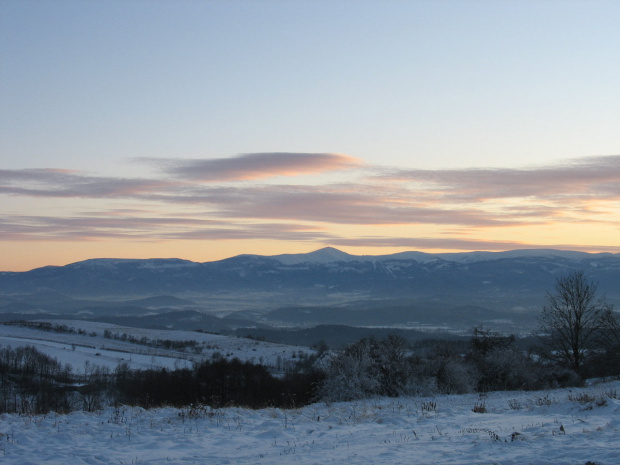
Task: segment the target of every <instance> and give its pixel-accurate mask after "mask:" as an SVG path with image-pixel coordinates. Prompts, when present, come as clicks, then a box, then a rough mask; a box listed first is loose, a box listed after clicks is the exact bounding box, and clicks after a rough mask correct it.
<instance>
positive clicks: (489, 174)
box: [381, 155, 620, 201]
mask: <svg viewBox="0 0 620 465" xmlns="http://www.w3.org/2000/svg"><path fill="white" fill-rule="evenodd" d="M381 177H382V178H383V179H385V180H390V181H400V182H410V183H416V184H421V185H423V187H421V189H422V190H433V189H434V190H436V192H437V193H438V194H440V195H441V196H442V197H443V198H445V197H450V198H454V199H460V200H463V201H465V200H466V201H480V200H494V199H505V198H538V199H542V200H544V199H562V200H564V201H567V200H568V201H570V200H571V199H576V200H588V199H615V200H617V199H619V198H620V155H615V156H607V157H590V158H584V159H578V160H568V161H567V162H565V163H563V164H557V165H554V166H543V167H532V168H523V169H507V168H504V169H458V170H400V169H394V170H392V171H391V172H389V173H388V174H386V175H382V176H381Z"/></svg>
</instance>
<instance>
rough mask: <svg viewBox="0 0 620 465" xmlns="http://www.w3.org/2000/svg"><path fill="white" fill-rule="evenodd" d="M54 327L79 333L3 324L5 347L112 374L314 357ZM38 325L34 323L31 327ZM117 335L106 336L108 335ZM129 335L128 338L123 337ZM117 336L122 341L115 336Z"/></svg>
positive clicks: (236, 343) (72, 324) (243, 342)
mask: <svg viewBox="0 0 620 465" xmlns="http://www.w3.org/2000/svg"><path fill="white" fill-rule="evenodd" d="M45 322H46V323H49V324H51V325H52V326H55V327H57V326H64V327H66V328H67V329H70V330H73V331H75V332H71V333H67V332H54V331H41V330H38V329H35V328H30V327H22V326H13V325H10V326H9V325H0V346H4V347H7V346H11V347H13V348H15V347H19V346H33V347H35V348H36V349H37V350H39V351H40V352H43V353H46V354H48V355H50V356H52V357H54V358H56V359H57V360H58V361H59V362H61V363H62V364H63V365H65V364H67V363H68V364H70V365H71V366H72V367H73V369H74V372H79V371H80V370H81V369H82V368H83V367H84V366H85V363H86V362H88V364H90V365H91V366H92V365H99V366H105V367H108V368H110V369H112V370H114V368H116V367H117V366H118V364H119V363H127V364H128V365H129V367H130V368H132V369H145V368H168V369H173V368H185V367H191V366H192V363H193V362H200V361H203V360H208V359H210V358H211V357H212V356H213V355H214V354H216V353H217V354H219V355H221V356H222V357H225V358H228V359H231V358H233V357H236V358H238V359H240V360H241V361H250V362H253V363H261V364H263V365H266V366H268V367H276V368H277V367H279V366H281V365H282V364H285V363H286V362H288V361H294V359H296V358H297V357H298V356H299V355H300V353H303V354H307V355H310V354H312V353H314V351H313V350H312V349H309V348H307V347H297V346H288V345H283V344H273V343H269V342H262V341H254V340H251V339H245V338H238V337H230V336H221V335H217V334H208V333H200V332H196V331H167V330H154V329H144V328H131V327H124V326H117V325H113V324H108V323H99V322H89V321H77V320H46V321H45ZM33 323H36V322H31V324H33ZM105 333H107V334H109V335H112V336H115V337H114V338H110V337H104V334H105ZM123 335H127V337H123ZM116 336H117V337H116ZM132 338H133V340H138V341H139V340H143V341H145V342H149V341H151V342H153V341H156V340H171V341H196V345H195V346H194V347H191V348H190V349H189V350H186V351H180V350H167V349H163V348H161V347H155V346H154V345H153V344H151V345H146V344H137V343H132V342H130V340H131V339H132Z"/></svg>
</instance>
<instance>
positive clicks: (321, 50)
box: [0, 0, 620, 271]
mask: <svg viewBox="0 0 620 465" xmlns="http://www.w3.org/2000/svg"><path fill="white" fill-rule="evenodd" d="M619 17H620V3H617V2H605V1H594V2H586V1H583V2H579V1H577V2H553V1H550V2H521V1H506V2H486V1H472V2H459V3H455V2H432V1H412V2H379V1H368V2H348V1H344V0H343V1H335V2H312V1H300V2H290V3H286V2H277V1H265V2H244V1H232V2H225V1H212V2H200V1H186V2H153V3H147V2H138V1H135V2H134V1H130V2H105V1H93V2H79V1H70V0H67V1H65V0H59V1H57V2H44V1H36V0H33V1H30V0H27V1H17V0H6V1H4V2H2V3H1V4H0V63H1V64H0V81H1V82H3V85H2V86H0V108H1V109H0V157H1V158H0V202H1V204H0V271H26V270H30V269H32V268H36V267H41V266H46V265H65V264H68V263H72V262H76V261H80V260H85V259H89V258H182V259H187V260H192V261H198V262H204V261H213V260H220V259H224V258H228V257H231V256H234V255H238V254H260V255H276V254H281V253H305V252H310V251H313V250H316V249H319V248H322V247H326V246H332V247H335V248H338V249H340V250H343V251H345V252H348V253H351V254H355V255H382V254H390V253H395V252H402V251H409V250H418V251H423V252H430V253H439V252H467V251H505V250H513V249H537V248H546V249H570V250H580V251H585V252H593V253H599V252H611V253H620V138H619V137H618V128H619V127H620V111H618V109H619V108H620V90H619V87H618V85H617V83H618V82H620V68H619V67H618V66H617V61H618V60H617V59H618V50H620V30H619V29H618V28H617V24H616V23H617V19H618V18H619Z"/></svg>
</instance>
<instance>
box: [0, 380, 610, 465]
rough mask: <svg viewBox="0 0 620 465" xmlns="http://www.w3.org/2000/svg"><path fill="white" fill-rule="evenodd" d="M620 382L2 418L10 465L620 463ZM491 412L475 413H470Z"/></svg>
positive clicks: (0, 435)
mask: <svg viewBox="0 0 620 465" xmlns="http://www.w3.org/2000/svg"><path fill="white" fill-rule="evenodd" d="M618 397H620V382H618V381H615V382H611V383H601V384H598V385H595V386H591V387H588V388H584V389H572V390H569V389H562V390H556V391H545V392H527V393H524V392H510V393H491V394H489V395H488V396H486V397H480V396H478V395H459V396H456V395H455V396H437V397H433V398H398V399H387V398H381V399H372V400H365V401H358V402H346V403H337V404H333V405H326V404H323V403H320V404H314V405H310V406H307V407H304V408H300V409H298V410H288V411H284V410H279V409H263V410H247V409H241V408H225V409H218V410H214V409H209V408H200V409H193V410H192V409H189V408H186V409H174V408H161V409H154V410H143V409H139V408H129V407H124V408H120V409H114V408H109V409H106V410H104V411H102V412H100V413H99V414H89V413H84V412H76V413H72V414H69V415H57V414H49V415H45V416H34V417H32V416H27V417H24V416H19V415H2V416H0V462H1V463H3V464H20V465H26V464H42V463H45V464H63V465H64V464H67V463H71V464H134V463H143V464H168V463H173V464H174V463H178V464H276V463H277V464H282V463H295V464H299V465H301V464H329V463H337V464H343V463H344V464H383V463H384V464H489V465H490V464H498V465H509V464H510V465H524V464H541V465H544V464H554V465H560V464H566V465H579V464H581V465H585V464H586V463H587V462H591V463H596V464H599V465H612V464H620V399H618ZM482 405H484V409H486V412H483V413H476V412H473V411H472V409H473V408H474V407H478V408H477V410H484V409H483V408H482Z"/></svg>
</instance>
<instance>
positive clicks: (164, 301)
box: [0, 248, 620, 325]
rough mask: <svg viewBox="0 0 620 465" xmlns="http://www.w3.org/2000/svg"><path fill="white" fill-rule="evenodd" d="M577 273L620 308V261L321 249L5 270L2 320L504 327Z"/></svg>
mask: <svg viewBox="0 0 620 465" xmlns="http://www.w3.org/2000/svg"><path fill="white" fill-rule="evenodd" d="M576 269H578V270H583V271H584V272H585V274H586V276H587V278H588V279H591V280H593V281H595V282H598V283H599V291H600V292H601V293H602V294H606V296H607V298H608V300H609V301H610V303H612V304H616V308H618V304H619V303H620V254H609V253H607V254H589V253H584V252H575V251H561V250H514V251H508V252H471V253H456V254H426V253H422V252H403V253H398V254H393V255H380V256H357V255H350V254H346V253H344V252H341V251H339V250H337V249H333V248H325V249H321V250H317V251H315V252H311V253H309V254H298V255H295V254H289V255H276V256H261V255H239V256H236V257H232V258H228V259H225V260H219V261H215V262H207V263H196V262H191V261H187V260H179V259H149V260H133V259H125V260H121V259H94V260H86V261H82V262H77V263H73V264H70V265H66V266H61V267H44V268H38V269H34V270H31V271H27V272H3V273H0V313H3V312H6V313H8V312H19V311H20V310H24V311H30V312H33V311H52V310H53V309H56V310H57V309H58V308H60V307H62V308H65V309H73V310H75V311H76V312H77V311H79V309H84V308H87V309H88V311H91V312H95V313H97V314H98V315H99V316H101V315H102V314H104V313H103V312H108V313H110V314H114V315H119V313H120V311H121V309H119V308H118V307H119V306H125V307H127V308H130V307H131V308H133V307H139V308H141V310H140V311H138V310H136V314H142V315H146V314H148V311H147V309H158V308H159V309H162V310H163V309H164V308H167V309H168V311H169V310H170V309H192V310H198V311H202V310H205V309H207V308H208V311H211V312H218V311H219V314H220V316H221V315H224V314H230V313H236V312H240V311H241V310H243V312H240V313H239V315H240V317H242V318H245V319H253V320H254V321H257V322H261V321H262V322H265V323H269V324H270V323H273V322H279V323H278V324H286V325H304V324H306V325H309V324H356V323H355V321H357V322H358V323H359V324H362V322H363V323H364V324H368V325H381V323H382V322H385V323H386V324H388V323H389V324H397V323H398V322H403V323H405V322H420V321H422V322H426V323H433V324H435V323H438V322H445V321H449V320H450V319H451V315H455V313H454V312H452V313H450V312H447V310H450V309H469V310H468V311H467V314H466V315H465V314H464V316H462V317H459V319H460V320H462V321H463V322H468V323H469V322H470V321H472V318H470V316H476V317H477V318H481V319H484V320H501V319H502V318H505V317H506V315H510V317H511V318H513V317H514V318H517V317H518V315H520V314H526V313H530V314H531V312H533V311H538V310H539V309H540V306H541V304H542V302H543V300H544V296H545V293H546V291H548V290H551V289H552V288H553V286H554V283H555V279H556V277H558V276H560V275H562V274H563V273H565V272H567V271H569V270H576ZM2 296H4V297H2ZM20 296H21V297H20ZM25 296H30V297H28V298H27V297H25ZM88 299H96V300H97V302H96V303H93V302H89V301H88ZM115 301H116V302H117V304H114V302H115ZM102 302H103V303H102ZM115 305H116V308H115V309H114V311H112V307H115ZM224 306H225V309H224ZM322 307H326V308H322ZM259 308H260V312H255V313H252V310H253V309H259ZM286 308H288V310H286ZM106 309H107V310H106ZM407 309H412V310H411V311H409V310H407ZM56 310H54V311H56ZM224 310H225V311H224ZM451 311H452V310H451ZM454 311H457V310H454ZM381 312H383V313H381ZM459 312H461V314H463V312H462V311H460V310H459ZM382 315H383V317H382ZM351 319H353V320H354V321H351Z"/></svg>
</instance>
